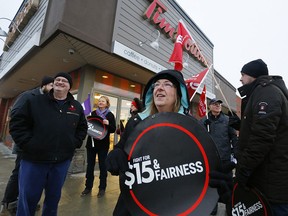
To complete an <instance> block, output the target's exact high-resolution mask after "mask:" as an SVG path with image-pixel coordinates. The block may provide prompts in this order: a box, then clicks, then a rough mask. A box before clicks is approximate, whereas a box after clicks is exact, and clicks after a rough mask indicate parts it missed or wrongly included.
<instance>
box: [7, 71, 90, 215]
mask: <svg viewBox="0 0 288 216" xmlns="http://www.w3.org/2000/svg"><path fill="white" fill-rule="evenodd" d="M71 87H72V77H71V76H70V75H69V74H68V73H64V72H59V73H58V74H56V76H55V77H54V83H53V89H51V90H50V91H49V93H48V94H44V95H37V96H34V97H31V98H29V99H27V100H26V101H25V103H24V104H23V106H22V107H21V109H19V110H18V111H17V112H16V113H15V114H13V115H12V116H11V120H10V133H11V135H12V138H13V140H14V141H15V143H16V145H17V146H18V147H19V148H20V149H21V150H22V152H21V157H22V158H21V162H20V171H19V201H18V206H17V216H23V215H35V211H36V207H37V204H38V202H39V200H40V198H41V195H42V192H43V190H45V199H44V203H43V212H42V214H43V215H57V209H58V203H59V201H60V198H61V189H62V186H63V184H64V181H65V178H66V175H67V171H68V168H69V166H70V163H71V160H72V157H73V155H74V152H75V149H76V148H80V147H81V145H82V142H83V140H84V139H85V137H86V134H87V128H88V126H87V121H86V118H85V115H84V111H83V108H82V106H81V104H80V103H79V102H78V101H77V100H75V99H74V97H73V95H72V94H71V93H69V90H70V88H71Z"/></svg>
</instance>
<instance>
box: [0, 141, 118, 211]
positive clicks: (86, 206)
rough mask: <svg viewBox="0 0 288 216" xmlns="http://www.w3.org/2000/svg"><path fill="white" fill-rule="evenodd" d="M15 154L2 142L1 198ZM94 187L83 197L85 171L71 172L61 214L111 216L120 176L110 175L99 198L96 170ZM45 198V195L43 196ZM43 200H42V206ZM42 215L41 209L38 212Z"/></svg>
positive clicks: (64, 190)
mask: <svg viewBox="0 0 288 216" xmlns="http://www.w3.org/2000/svg"><path fill="white" fill-rule="evenodd" d="M14 161H15V155H13V154H12V153H11V150H10V149H8V148H7V147H6V146H5V145H4V144H3V143H0V164H1V169H0V199H1V200H2V198H3V195H4V191H5V187H6V184H7V181H8V178H9V177H10V174H11V171H12V169H13V168H14ZM95 173H96V176H95V182H94V185H95V186H94V188H93V190H92V193H91V194H90V195H87V196H85V197H81V196H80V194H81V192H82V191H83V190H84V187H85V173H79V174H69V175H68V176H67V178H66V181H65V184H64V187H63V189H62V196H61V200H60V203H59V208H58V215H59V216H62V215H63V216H74V215H75V216H76V215H77V216H78V215H83V216H90V215H91V216H92V215H93V216H111V215H112V212H113V209H114V207H115V205H116V202H117V199H118V196H119V193H120V190H119V184H118V177H115V176H111V175H109V176H108V178H107V188H106V193H105V196H104V197H102V198H97V193H98V183H99V179H98V177H99V172H98V171H95ZM42 199H43V197H42ZM42 202H43V201H42V200H41V202H40V204H41V207H42ZM37 213H38V214H37V215H41V210H40V211H39V212H37Z"/></svg>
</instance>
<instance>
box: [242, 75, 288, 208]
mask: <svg viewBox="0 0 288 216" xmlns="http://www.w3.org/2000/svg"><path fill="white" fill-rule="evenodd" d="M238 90H239V93H240V95H241V96H246V97H245V98H244V99H243V100H242V105H241V110H242V118H241V119H242V120H241V128H240V138H239V143H238V144H239V154H238V164H237V171H236V178H240V179H242V181H243V180H244V181H245V182H244V183H246V184H247V185H249V186H255V187H257V188H258V189H259V190H260V191H262V192H263V193H264V194H265V195H266V197H267V198H268V200H269V201H271V202H274V203H288V184H287V179H288V159H287V158H288V143H287V140H288V92H287V88H286V86H285V84H284V82H283V80H282V78H281V77H279V76H260V77H258V78H257V79H256V80H255V81H254V82H252V83H250V84H248V85H244V86H242V87H240V88H239V89H238Z"/></svg>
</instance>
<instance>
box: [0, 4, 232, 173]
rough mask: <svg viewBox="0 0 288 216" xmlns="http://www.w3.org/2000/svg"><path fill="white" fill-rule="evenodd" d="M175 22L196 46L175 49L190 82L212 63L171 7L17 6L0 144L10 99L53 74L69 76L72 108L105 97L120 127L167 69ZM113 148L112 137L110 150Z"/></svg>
mask: <svg viewBox="0 0 288 216" xmlns="http://www.w3.org/2000/svg"><path fill="white" fill-rule="evenodd" d="M80 8H81V9H80ZM31 11H32V12H31ZM27 14H28V15H27ZM180 19H181V20H182V21H183V22H184V23H185V25H186V27H187V29H188V30H189V32H190V34H191V35H192V37H193V39H194V41H195V42H196V45H197V46H195V44H193V43H192V41H191V40H188V41H187V43H186V44H185V45H184V48H183V50H184V54H183V58H184V59H183V60H184V62H185V68H183V70H182V73H183V75H184V77H185V78H190V77H191V76H192V75H194V74H197V73H199V72H201V71H202V70H204V69H205V68H206V67H207V65H210V64H212V63H213V44H212V43H211V42H210V40H209V39H208V38H207V37H206V35H205V34H204V33H203V32H202V31H201V30H200V29H199V28H198V27H197V26H196V24H195V23H194V22H193V21H192V20H191V19H190V18H189V17H188V16H187V14H186V13H185V12H184V11H183V9H182V8H181V7H179V5H178V4H177V3H176V2H175V1H172V0H161V1H160V0H154V1H153V0H136V1H130V0H118V1H115V0H105V1H99V0H82V1H78V0H69V1H65V0H57V1H56V0H29V1H28V0H27V1H23V3H22V5H21V7H20V8H19V11H18V13H17V14H16V15H15V17H14V22H13V23H15V24H13V23H11V25H10V30H9V34H8V37H7V39H6V45H4V49H5V52H4V53H3V54H2V57H1V61H0V68H1V69H0V98H1V102H0V109H1V111H3V112H1V116H0V122H1V138H2V141H3V142H5V143H6V144H7V145H11V144H12V140H11V139H10V138H9V131H8V124H9V118H8V116H9V109H10V107H11V105H12V103H13V101H14V99H15V97H17V95H19V94H20V93H21V92H23V91H25V90H28V89H31V88H34V87H37V86H39V84H40V82H41V79H42V77H43V76H44V75H50V76H54V75H55V74H56V73H57V72H59V71H66V72H70V73H71V75H72V77H73V82H74V83H75V84H74V86H73V89H71V92H72V93H73V94H74V96H75V98H76V99H77V100H78V101H80V102H83V101H84V100H85V99H86V98H87V95H88V94H90V95H91V101H92V102H91V103H92V105H93V106H94V104H95V103H96V102H97V99H98V98H99V95H107V96H109V97H110V99H111V101H112V106H111V110H112V111H113V113H114V114H115V117H116V121H117V124H119V123H120V120H123V121H125V120H127V118H128V115H129V107H130V104H129V103H130V102H131V100H132V99H133V97H141V93H142V90H143V88H144V86H145V84H146V82H147V81H148V79H149V78H150V77H151V76H153V74H155V73H157V72H159V71H161V70H163V69H166V68H173V65H171V64H170V63H169V62H168V60H169V57H170V55H171V53H172V50H173V47H174V41H175V33H176V32H177V25H178V22H179V20H180ZM23 20H24V21H23ZM16 27H17V28H18V29H20V31H21V32H22V33H21V34H19V32H18V33H17V28H16ZM15 29H16V30H15ZM151 43H152V45H151ZM157 43H158V45H159V48H158V49H155V48H157ZM212 72H213V68H212V69H211V72H210V73H209V74H208V76H207V77H206V79H205V81H204V83H205V84H206V87H207V92H208V93H207V96H208V98H212V97H215V95H216V96H218V95H217V94H218V93H217V90H215V80H214V79H213V78H212V75H211V74H212ZM217 74H218V73H216V75H217ZM216 79H218V82H220V84H221V85H222V86H226V87H225V97H226V99H227V101H228V103H229V104H230V106H231V105H232V106H233V107H232V109H234V110H235V108H236V103H235V101H236V99H235V98H236V95H235V88H234V87H233V86H231V84H229V83H228V82H227V81H226V80H225V79H223V77H221V76H216ZM199 89H200V88H199ZM201 90H202V88H201ZM199 92H200V90H199ZM198 100H199V96H198V95H196V96H195V97H194V98H193V101H192V105H193V106H192V110H191V112H192V114H193V115H195V116H196V117H197V104H198ZM224 105H225V104H224ZM94 108H95V107H94ZM2 113H3V114H2ZM117 140H118V136H117V134H115V135H114V136H113V138H112V139H111V146H113V144H115V143H116V142H117ZM81 168H82V167H81Z"/></svg>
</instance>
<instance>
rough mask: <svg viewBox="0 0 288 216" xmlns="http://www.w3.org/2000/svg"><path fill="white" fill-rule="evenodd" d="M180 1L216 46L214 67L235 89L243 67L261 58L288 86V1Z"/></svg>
mask: <svg viewBox="0 0 288 216" xmlns="http://www.w3.org/2000/svg"><path fill="white" fill-rule="evenodd" d="M177 2H178V3H179V5H180V6H181V7H182V8H183V9H184V10H185V11H186V13H187V14H188V15H189V16H190V18H191V19H192V20H193V21H194V22H195V23H196V25H197V26H198V27H199V28H200V29H201V30H202V31H203V32H204V34H205V35H206V36H207V37H208V38H209V39H210V41H211V42H212V43H213V44H214V68H215V69H216V70H217V71H218V72H219V73H220V74H221V75H222V76H224V77H225V78H226V79H227V80H228V81H229V82H230V83H231V84H232V85H234V86H235V87H236V88H237V87H240V86H241V83H240V81H239V79H240V70H241V68H242V66H243V65H244V64H246V63H247V62H249V61H252V60H255V59H258V58H261V59H262V60H263V61H264V62H266V64H267V65H268V69H269V74H271V75H280V76H282V77H283V79H284V81H285V82H286V83H287V84H288V68H287V66H286V63H287V62H288V24H287V22H288V1H287V0H274V1H271V0H241V1H231V0H177ZM192 36H193V35H192ZM196 43H197V41H196Z"/></svg>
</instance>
